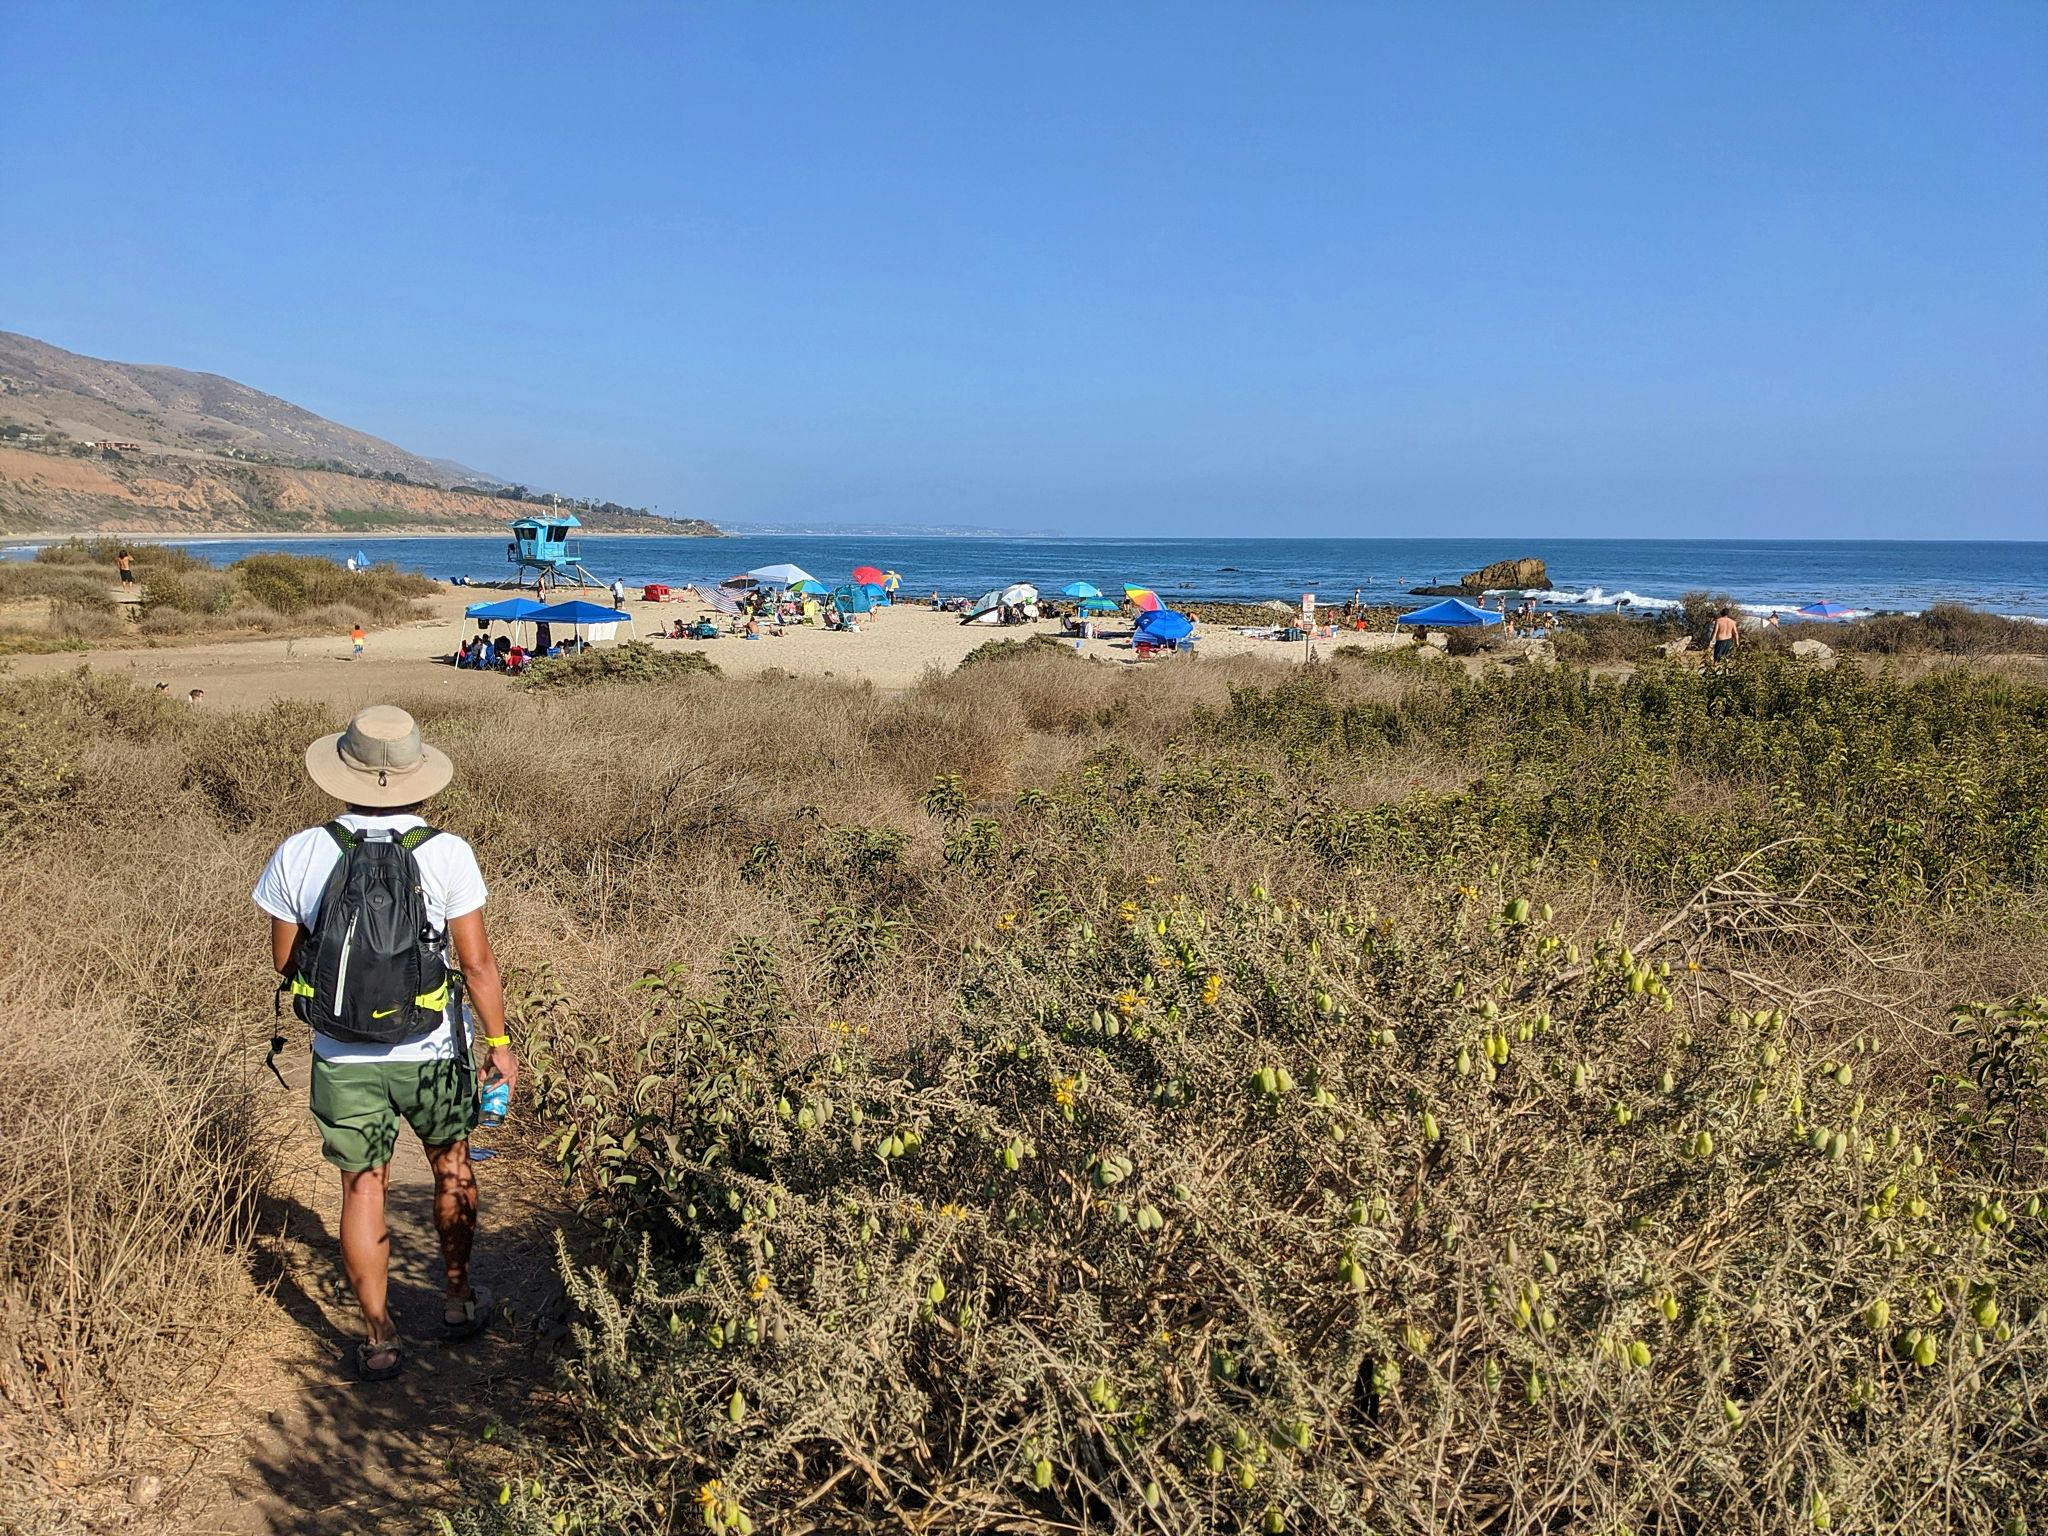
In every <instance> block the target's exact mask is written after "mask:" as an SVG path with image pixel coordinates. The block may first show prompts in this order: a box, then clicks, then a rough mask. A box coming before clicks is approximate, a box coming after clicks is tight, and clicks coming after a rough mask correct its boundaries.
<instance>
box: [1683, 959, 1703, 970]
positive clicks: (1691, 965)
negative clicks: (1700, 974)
mask: <svg viewBox="0 0 2048 1536" xmlns="http://www.w3.org/2000/svg"><path fill="white" fill-rule="evenodd" d="M1685 968H1686V969H1687V970H1688V971H1696V970H1698V969H1699V968H1700V963H1699V961H1697V960H1688V961H1686V962H1685Z"/></svg>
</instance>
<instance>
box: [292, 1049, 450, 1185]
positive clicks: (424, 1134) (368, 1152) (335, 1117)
mask: <svg viewBox="0 0 2048 1536" xmlns="http://www.w3.org/2000/svg"><path fill="white" fill-rule="evenodd" d="M312 1104H313V1118H314V1119H315V1120H316V1121H318V1122H319V1125H320V1146H321V1150H322V1151H323V1152H324V1153H325V1154H326V1157H327V1161H328V1162H330V1163H332V1164H334V1166H335V1167H337V1168H339V1169H340V1170H341V1171H342V1172H343V1173H363V1172H365V1171H367V1170H369V1169H371V1168H382V1167H383V1166H384V1165H385V1164H386V1163H388V1162H390V1161H391V1154H392V1152H393V1151H394V1150H395V1149H396V1148H397V1146H398V1122H399V1120H400V1119H401V1118H403V1119H404V1121H405V1123H406V1124H407V1125H410V1126H411V1127H412V1128H413V1130H414V1131H415V1132H416V1133H417V1134H418V1136H419V1138H420V1140H421V1141H423V1142H425V1143H426V1144H427V1145H428V1146H430V1147H446V1146H451V1145H453V1144H454V1143H456V1142H458V1141H462V1140H464V1139H465V1138H466V1137H467V1136H468V1135H469V1133H470V1131H471V1130H473V1129H474V1128H475V1127H476V1075H475V1072H474V1070H473V1069H472V1068H471V1066H470V1064H469V1063H468V1062H467V1061H449V1060H443V1061H380V1062H368V1063H361V1064H356V1065H349V1064H345V1063H336V1062H329V1061H323V1060H321V1059H320V1058H319V1057H318V1056H315V1057H314V1058H313V1091H312Z"/></svg>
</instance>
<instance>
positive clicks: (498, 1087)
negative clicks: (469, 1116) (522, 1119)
mask: <svg viewBox="0 0 2048 1536" xmlns="http://www.w3.org/2000/svg"><path fill="white" fill-rule="evenodd" d="M511 1111H512V1085H511V1084H510V1083H506V1082H496V1083H491V1084H489V1085H487V1086H486V1087H485V1088H484V1101H483V1105H482V1107H481V1109H480V1110H479V1111H478V1113H477V1120H476V1123H477V1125H478V1127H479V1128H481V1129H484V1130H488V1129H490V1127H492V1126H494V1125H503V1124H504V1123H505V1116H506V1115H508V1114H510V1113H511Z"/></svg>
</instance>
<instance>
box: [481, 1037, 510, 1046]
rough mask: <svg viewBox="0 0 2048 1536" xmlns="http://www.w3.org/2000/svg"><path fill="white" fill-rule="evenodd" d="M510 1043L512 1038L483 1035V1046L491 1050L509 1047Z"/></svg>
mask: <svg viewBox="0 0 2048 1536" xmlns="http://www.w3.org/2000/svg"><path fill="white" fill-rule="evenodd" d="M511 1043H512V1037H511V1036H510V1035H485V1036H484V1044H485V1045H488V1046H489V1047H490V1048H491V1049H492V1050H496V1049H497V1048H498V1047H499V1046H501V1045H510V1044H511Z"/></svg>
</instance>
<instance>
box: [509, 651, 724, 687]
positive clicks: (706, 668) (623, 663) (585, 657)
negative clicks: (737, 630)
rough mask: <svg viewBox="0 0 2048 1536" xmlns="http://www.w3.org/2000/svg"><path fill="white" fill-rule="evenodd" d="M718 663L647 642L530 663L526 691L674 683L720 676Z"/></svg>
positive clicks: (524, 683) (523, 679) (699, 654)
mask: <svg viewBox="0 0 2048 1536" xmlns="http://www.w3.org/2000/svg"><path fill="white" fill-rule="evenodd" d="M721 675H722V674H721V673H720V672H719V669H718V664H717V663H716V662H714V661H712V660H711V658H710V657H708V656H706V655H705V654H704V653H703V652H702V651H657V650H656V649H655V648H654V647H653V646H651V645H649V644H648V643H647V642H646V641H645V640H629V641H627V642H626V643H625V644H624V645H619V646H611V647H607V648H605V649H602V650H596V649H593V650H586V651H584V652H582V653H581V654H579V655H571V656H555V657H549V658H546V659H544V660H541V661H535V662H531V663H529V664H528V666H527V668H526V671H525V673H524V675H522V676H521V677H520V678H519V685H520V686H521V687H523V688H540V689H561V688H589V687H592V686H594V685H596V684H599V683H673V682H677V681H679V680H681V679H683V678H686V677H718V676H721Z"/></svg>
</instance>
